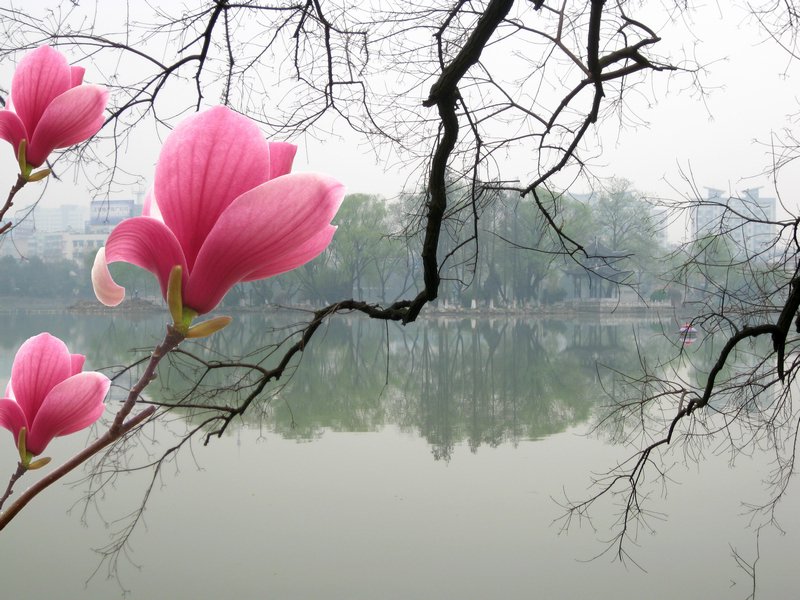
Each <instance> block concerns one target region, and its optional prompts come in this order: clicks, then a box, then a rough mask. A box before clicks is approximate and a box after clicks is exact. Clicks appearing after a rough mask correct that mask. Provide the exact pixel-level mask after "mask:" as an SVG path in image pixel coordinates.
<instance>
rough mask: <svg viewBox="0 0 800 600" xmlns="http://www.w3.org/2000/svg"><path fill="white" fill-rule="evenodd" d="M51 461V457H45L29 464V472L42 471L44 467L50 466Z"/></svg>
mask: <svg viewBox="0 0 800 600" xmlns="http://www.w3.org/2000/svg"><path fill="white" fill-rule="evenodd" d="M51 460H53V459H52V458H50V457H49V456H43V457H42V458H39V459H36V460H35V461H33V462H30V463H28V464H27V467H28V470H29V471H33V470H35V469H41V468H42V467H43V466H45V465H46V464H48V463H49V462H50V461H51Z"/></svg>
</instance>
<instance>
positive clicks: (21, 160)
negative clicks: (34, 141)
mask: <svg viewBox="0 0 800 600" xmlns="http://www.w3.org/2000/svg"><path fill="white" fill-rule="evenodd" d="M27 149H28V140H26V139H21V140H20V141H19V148H17V163H18V164H19V172H20V174H21V175H22V177H23V178H24V179H26V180H27V179H28V175H30V173H31V167H30V165H29V164H28V160H27V159H26V158H25V156H26V151H27Z"/></svg>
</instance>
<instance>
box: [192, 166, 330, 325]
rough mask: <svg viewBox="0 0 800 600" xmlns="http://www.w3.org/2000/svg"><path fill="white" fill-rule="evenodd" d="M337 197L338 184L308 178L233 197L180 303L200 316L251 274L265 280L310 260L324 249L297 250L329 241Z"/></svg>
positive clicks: (306, 175)
mask: <svg viewBox="0 0 800 600" xmlns="http://www.w3.org/2000/svg"><path fill="white" fill-rule="evenodd" d="M343 197H344V187H343V186H342V185H341V184H340V183H339V182H338V181H336V180H334V179H332V178H330V177H327V176H324V175H317V174H312V173H293V174H289V175H285V176H283V177H279V178H277V179H272V180H270V181H268V182H267V183H264V184H262V185H260V186H258V187H257V188H255V189H253V190H250V191H249V192H246V193H244V194H242V195H241V196H239V197H238V198H237V199H236V200H235V201H234V202H233V203H232V204H231V205H230V207H229V208H228V210H226V211H225V212H224V213H222V215H221V216H220V218H219V220H218V221H217V224H216V225H215V226H214V229H213V230H212V231H211V233H210V234H209V236H208V239H207V240H206V243H205V244H204V245H203V247H202V249H201V250H200V253H199V255H198V257H197V263H196V265H195V268H194V270H192V273H191V276H190V278H189V283H188V285H187V287H186V288H185V291H184V296H183V301H184V304H185V305H186V306H189V307H191V308H193V309H194V310H196V311H197V312H198V313H200V314H203V313H206V312H208V311H210V310H211V309H213V308H214V307H215V306H216V305H217V304H218V303H219V302H220V300H222V297H223V296H224V295H225V293H226V292H227V291H228V290H229V289H230V288H231V287H233V286H234V285H235V284H236V283H238V282H239V281H243V280H244V279H246V278H248V276H250V275H251V274H253V273H256V272H258V273H260V274H262V275H261V276H262V277H266V276H268V275H263V273H267V274H276V273H282V272H284V271H287V270H289V269H293V268H295V267H298V266H300V265H301V264H303V263H305V262H307V261H308V260H311V258H313V257H314V256H316V255H317V254H318V253H319V252H321V251H322V249H324V246H323V248H321V249H320V248H319V244H316V245H314V251H315V252H316V254H314V255H313V256H310V255H309V253H308V252H301V253H299V254H298V250H299V249H301V248H304V247H305V244H306V243H307V242H309V241H310V240H312V239H319V240H322V239H325V238H326V236H327V242H329V241H330V236H332V235H333V232H332V231H331V225H330V221H331V219H332V218H333V216H334V215H335V214H336V211H337V210H338V209H339V205H340V204H341V202H342V198H343ZM323 232H327V233H323ZM318 236H322V237H320V238H318ZM298 260H299V262H298Z"/></svg>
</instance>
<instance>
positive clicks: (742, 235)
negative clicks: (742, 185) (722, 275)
mask: <svg viewBox="0 0 800 600" xmlns="http://www.w3.org/2000/svg"><path fill="white" fill-rule="evenodd" d="M760 189H761V188H749V189H746V190H743V191H742V192H741V194H740V195H738V196H726V195H724V192H723V191H722V190H718V189H716V188H706V193H707V196H706V198H702V199H700V201H699V202H698V203H697V205H696V206H695V208H694V211H693V215H692V234H693V239H695V240H697V239H700V238H703V237H705V236H708V235H725V236H728V237H729V238H730V239H731V240H732V241H733V242H734V244H735V247H736V248H738V249H739V252H742V253H745V254H746V255H747V256H754V255H765V258H769V257H770V256H771V254H772V248H773V247H774V245H775V236H776V234H777V229H776V226H775V224H774V222H775V217H776V211H777V200H776V199H775V198H772V197H764V196H761V194H760Z"/></svg>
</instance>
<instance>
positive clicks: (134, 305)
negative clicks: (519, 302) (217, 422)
mask: <svg viewBox="0 0 800 600" xmlns="http://www.w3.org/2000/svg"><path fill="white" fill-rule="evenodd" d="M67 302H69V301H67ZM67 302H58V301H56V300H46V301H45V300H41V299H32V298H13V299H12V298H0V313H5V314H12V313H19V312H24V313H34V314H35V313H42V314H46V313H53V312H67V313H73V314H113V313H116V314H131V315H134V314H135V315H142V314H148V313H158V312H163V311H165V310H166V306H165V305H164V304H163V302H153V301H150V300H144V299H140V298H137V299H132V300H126V301H125V302H123V303H122V304H121V305H119V306H116V307H107V306H104V305H102V304H100V303H99V302H97V301H96V300H88V299H83V300H76V301H72V302H71V303H70V304H68V303H67ZM318 308H319V307H314V306H310V305H305V306H302V305H301V306H284V305H276V304H268V305H264V306H263V307H248V306H241V307H224V308H221V309H218V310H215V311H214V312H215V313H231V314H264V313H277V312H303V313H311V312H314V311H315V310H318ZM352 312H357V311H352ZM342 314H349V313H342ZM577 315H582V316H586V315H597V316H604V317H609V316H612V317H645V318H646V317H661V316H663V317H666V316H668V315H669V316H670V317H672V318H676V319H679V320H680V319H684V320H685V319H686V309H685V308H682V309H676V308H674V307H673V306H671V305H670V304H669V303H652V304H649V305H648V304H640V303H636V304H630V303H622V302H617V301H616V300H606V299H603V300H599V301H598V300H586V301H572V302H561V303H558V304H550V305H541V306H527V307H508V308H506V307H476V308H462V307H456V306H435V305H428V306H426V307H425V308H424V309H423V312H422V313H421V314H420V318H422V319H424V318H427V317H431V318H439V317H449V318H459V317H463V318H486V319H489V318H504V317H509V318H511V317H515V318H525V317H564V316H577Z"/></svg>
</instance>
